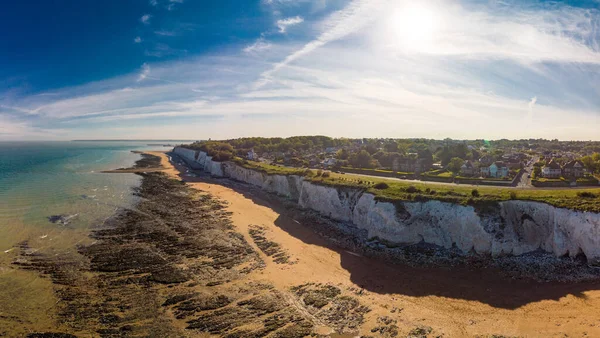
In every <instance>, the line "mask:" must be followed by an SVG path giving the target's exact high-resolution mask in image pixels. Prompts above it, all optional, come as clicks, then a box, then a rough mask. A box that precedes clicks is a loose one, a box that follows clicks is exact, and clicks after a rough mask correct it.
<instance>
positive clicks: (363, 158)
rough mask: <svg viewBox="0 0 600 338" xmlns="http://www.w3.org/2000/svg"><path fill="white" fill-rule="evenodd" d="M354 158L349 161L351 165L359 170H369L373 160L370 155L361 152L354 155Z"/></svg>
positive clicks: (364, 151)
mask: <svg viewBox="0 0 600 338" xmlns="http://www.w3.org/2000/svg"><path fill="white" fill-rule="evenodd" d="M353 157H354V158H353V159H352V160H354V161H351V162H352V165H354V166H356V167H359V168H369V167H370V166H371V165H372V161H373V158H372V157H371V154H369V152H368V151H366V150H364V149H363V150H361V151H360V152H359V153H358V154H356V156H353Z"/></svg>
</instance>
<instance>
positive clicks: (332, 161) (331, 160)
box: [321, 158, 337, 168]
mask: <svg viewBox="0 0 600 338" xmlns="http://www.w3.org/2000/svg"><path fill="white" fill-rule="evenodd" d="M336 163H337V160H336V159H335V158H327V159H325V160H323V162H321V164H322V165H323V167H326V168H329V167H333V166H335V164H336Z"/></svg>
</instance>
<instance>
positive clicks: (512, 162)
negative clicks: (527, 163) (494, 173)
mask: <svg viewBox="0 0 600 338" xmlns="http://www.w3.org/2000/svg"><path fill="white" fill-rule="evenodd" d="M505 163H506V166H507V167H508V169H511V170H517V169H521V168H522V165H521V161H520V160H519V159H517V158H511V159H509V160H508V161H506V162H505Z"/></svg>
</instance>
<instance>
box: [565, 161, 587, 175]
mask: <svg viewBox="0 0 600 338" xmlns="http://www.w3.org/2000/svg"><path fill="white" fill-rule="evenodd" d="M562 171H563V176H565V177H572V178H579V177H583V175H584V174H585V167H584V165H583V162H581V161H579V160H574V161H569V162H567V164H565V165H564V166H563V167H562Z"/></svg>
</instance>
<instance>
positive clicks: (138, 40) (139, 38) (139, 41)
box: [133, 36, 142, 43]
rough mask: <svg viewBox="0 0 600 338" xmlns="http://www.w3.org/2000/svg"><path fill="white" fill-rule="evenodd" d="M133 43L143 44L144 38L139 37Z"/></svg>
mask: <svg viewBox="0 0 600 338" xmlns="http://www.w3.org/2000/svg"><path fill="white" fill-rule="evenodd" d="M133 42H135V43H141V42H142V38H141V37H139V36H136V37H135V39H133Z"/></svg>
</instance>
